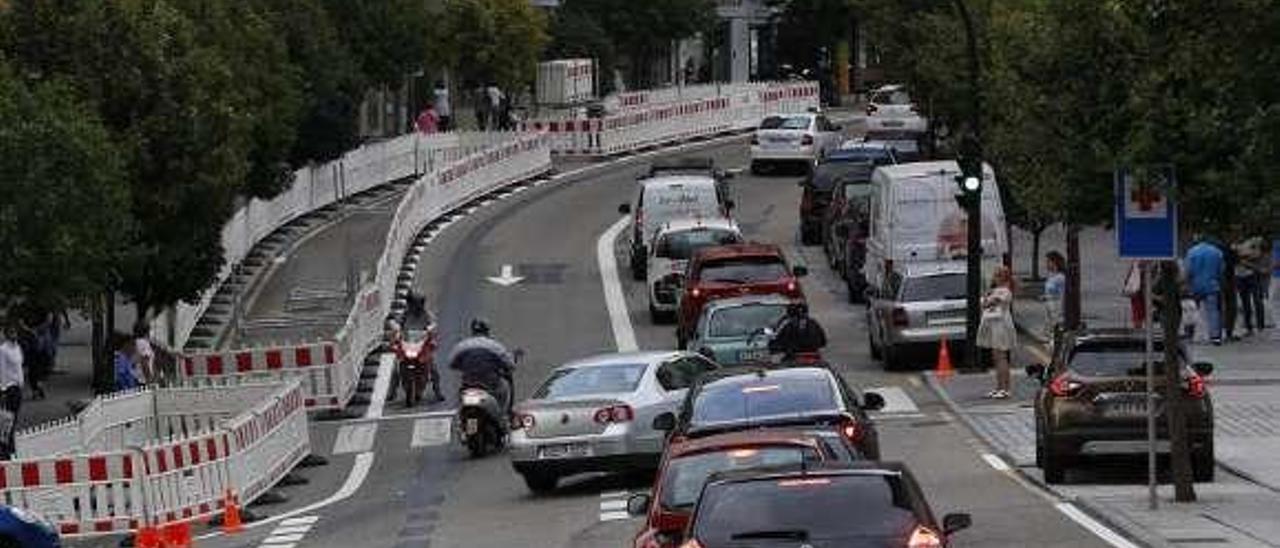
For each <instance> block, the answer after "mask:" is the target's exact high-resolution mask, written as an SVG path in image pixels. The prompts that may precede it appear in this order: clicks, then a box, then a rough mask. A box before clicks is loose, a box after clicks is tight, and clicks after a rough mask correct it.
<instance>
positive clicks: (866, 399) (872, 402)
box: [862, 392, 884, 411]
mask: <svg viewBox="0 0 1280 548" xmlns="http://www.w3.org/2000/svg"><path fill="white" fill-rule="evenodd" d="M862 409H863V410H865V411H879V410H881V409H884V396H881V395H880V394H879V393H877V392H867V393H866V394H863V395H862Z"/></svg>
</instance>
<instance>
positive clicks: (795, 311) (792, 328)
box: [769, 302, 827, 359]
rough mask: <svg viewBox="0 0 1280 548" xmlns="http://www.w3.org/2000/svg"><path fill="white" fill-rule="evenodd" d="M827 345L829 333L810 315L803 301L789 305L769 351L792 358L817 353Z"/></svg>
mask: <svg viewBox="0 0 1280 548" xmlns="http://www.w3.org/2000/svg"><path fill="white" fill-rule="evenodd" d="M826 345H827V334H826V332H824V331H823V330H822V326H821V325H819V324H818V320H815V319H813V318H811V317H809V306H808V305H806V304H805V303H803V302H795V303H791V304H789V305H787V315H786V316H783V318H782V320H780V321H779V322H778V329H777V335H775V336H774V337H773V340H771V341H769V351H770V352H775V353H781V354H783V356H784V357H786V358H788V359H790V358H794V357H796V356H797V355H799V354H815V353H817V352H819V351H820V350H822V347H824V346H826Z"/></svg>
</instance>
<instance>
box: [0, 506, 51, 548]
mask: <svg viewBox="0 0 1280 548" xmlns="http://www.w3.org/2000/svg"><path fill="white" fill-rule="evenodd" d="M61 546H62V540H61V535H59V533H58V528H57V527H56V526H54V524H52V523H50V522H49V521H47V520H45V519H44V518H42V517H40V516H38V515H36V514H34V513H31V512H29V511H27V510H23V509H21V508H18V507H16V506H5V505H0V548H60V547H61Z"/></svg>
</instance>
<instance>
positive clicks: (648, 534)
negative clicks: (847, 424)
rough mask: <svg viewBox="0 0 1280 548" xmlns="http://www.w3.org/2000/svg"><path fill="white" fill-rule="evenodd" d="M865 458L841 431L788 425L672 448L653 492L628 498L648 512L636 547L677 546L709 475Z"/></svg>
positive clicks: (633, 508) (630, 506) (634, 508)
mask: <svg viewBox="0 0 1280 548" xmlns="http://www.w3.org/2000/svg"><path fill="white" fill-rule="evenodd" d="M857 460H861V457H859V456H858V453H857V450H856V449H854V448H853V447H852V446H850V445H849V444H848V442H847V441H846V440H845V439H844V438H842V437H840V436H839V435H838V434H836V433H834V432H831V431H828V430H820V429H808V428H783V429H759V430H749V431H744V432H730V433H727V434H719V435H715V436H710V437H706V438H699V439H694V440H686V441H676V442H673V443H672V444H671V445H669V446H668V447H667V451H666V453H665V454H664V455H663V457H662V464H661V465H660V466H659V468H658V475H657V478H656V479H655V480H654V484H653V491H652V492H651V493H641V494H637V495H633V496H632V497H631V499H629V500H628V501H627V511H628V512H629V513H631V514H632V515H636V516H640V515H644V516H647V519H646V521H645V525H644V529H641V530H640V532H639V533H637V534H636V537H635V541H634V542H633V544H634V546H635V548H674V547H675V546H677V545H679V543H680V542H681V541H682V540H683V538H681V537H682V536H683V534H684V530H685V526H686V525H688V523H689V516H690V515H691V514H692V513H693V507H694V505H695V504H697V502H698V494H699V493H700V492H701V491H702V485H703V484H704V483H706V480H707V478H708V477H710V476H711V474H713V473H716V472H724V471H728V470H741V469H747V468H759V467H765V466H779V465H790V464H796V465H798V464H801V463H806V464H817V463H829V462H852V461H857Z"/></svg>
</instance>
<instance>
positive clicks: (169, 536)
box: [163, 522, 191, 548]
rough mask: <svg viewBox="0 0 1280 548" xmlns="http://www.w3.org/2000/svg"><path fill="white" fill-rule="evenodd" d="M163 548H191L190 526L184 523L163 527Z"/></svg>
mask: <svg viewBox="0 0 1280 548" xmlns="http://www.w3.org/2000/svg"><path fill="white" fill-rule="evenodd" d="M163 533H164V545H165V548H191V526H190V525H188V524H187V523H186V522H180V523H171V524H169V525H166V526H164V530H163Z"/></svg>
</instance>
